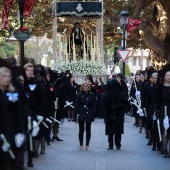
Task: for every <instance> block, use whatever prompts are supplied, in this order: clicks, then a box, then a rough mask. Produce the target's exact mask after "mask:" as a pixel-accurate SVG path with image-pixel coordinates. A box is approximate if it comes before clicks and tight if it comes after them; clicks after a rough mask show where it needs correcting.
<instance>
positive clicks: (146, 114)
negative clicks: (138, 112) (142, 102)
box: [143, 108, 147, 117]
mask: <svg viewBox="0 0 170 170" xmlns="http://www.w3.org/2000/svg"><path fill="white" fill-rule="evenodd" d="M143 110H144V113H145V117H147V112H146V108H143Z"/></svg>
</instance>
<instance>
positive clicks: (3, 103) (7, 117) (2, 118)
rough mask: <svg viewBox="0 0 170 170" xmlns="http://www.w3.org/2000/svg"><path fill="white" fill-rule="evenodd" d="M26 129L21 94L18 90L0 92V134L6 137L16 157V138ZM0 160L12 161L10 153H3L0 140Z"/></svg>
mask: <svg viewBox="0 0 170 170" xmlns="http://www.w3.org/2000/svg"><path fill="white" fill-rule="evenodd" d="M12 96H13V97H12ZM14 96H15V97H14ZM24 129H25V128H24V115H23V113H22V112H21V96H20V93H19V92H18V91H17V90H16V91H14V92H9V91H2V90H0V134H4V135H5V137H6V140H7V142H8V143H9V144H10V146H11V150H12V151H13V152H14V155H15V156H16V149H17V148H16V145H15V142H14V137H15V135H16V134H17V133H24ZM0 159H11V157H10V155H9V153H8V152H3V151H2V140H0Z"/></svg>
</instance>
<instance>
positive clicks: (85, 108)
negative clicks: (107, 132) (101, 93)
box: [75, 92, 95, 122]
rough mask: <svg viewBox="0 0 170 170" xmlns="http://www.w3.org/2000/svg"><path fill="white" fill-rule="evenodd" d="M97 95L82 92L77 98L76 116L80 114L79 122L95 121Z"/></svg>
mask: <svg viewBox="0 0 170 170" xmlns="http://www.w3.org/2000/svg"><path fill="white" fill-rule="evenodd" d="M94 107H95V95H94V93H92V92H88V93H87V94H86V93H85V92H81V93H79V94H77V96H76V107H75V116H76V117H77V114H79V118H78V120H79V121H83V122H91V121H94V114H95V111H94Z"/></svg>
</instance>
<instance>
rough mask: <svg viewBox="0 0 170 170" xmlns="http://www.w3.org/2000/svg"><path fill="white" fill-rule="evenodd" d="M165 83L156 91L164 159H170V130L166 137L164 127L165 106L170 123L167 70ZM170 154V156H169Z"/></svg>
mask: <svg viewBox="0 0 170 170" xmlns="http://www.w3.org/2000/svg"><path fill="white" fill-rule="evenodd" d="M162 78H163V82H161V83H159V85H158V87H157V89H156V96H155V99H156V108H157V114H158V118H159V120H160V128H161V132H162V137H163V145H162V150H163V153H164V158H167V156H169V157H170V149H169V151H168V149H167V148H168V146H167V145H168V142H169V141H170V128H168V129H167V130H166V131H167V135H166V136H165V127H164V119H165V110H164V108H165V106H167V116H168V119H169V122H168V123H170V70H165V71H164V74H163V77H162ZM168 154H169V155H168Z"/></svg>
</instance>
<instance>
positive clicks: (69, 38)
mask: <svg viewBox="0 0 170 170" xmlns="http://www.w3.org/2000/svg"><path fill="white" fill-rule="evenodd" d="M68 56H69V57H70V36H69V44H68Z"/></svg>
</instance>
